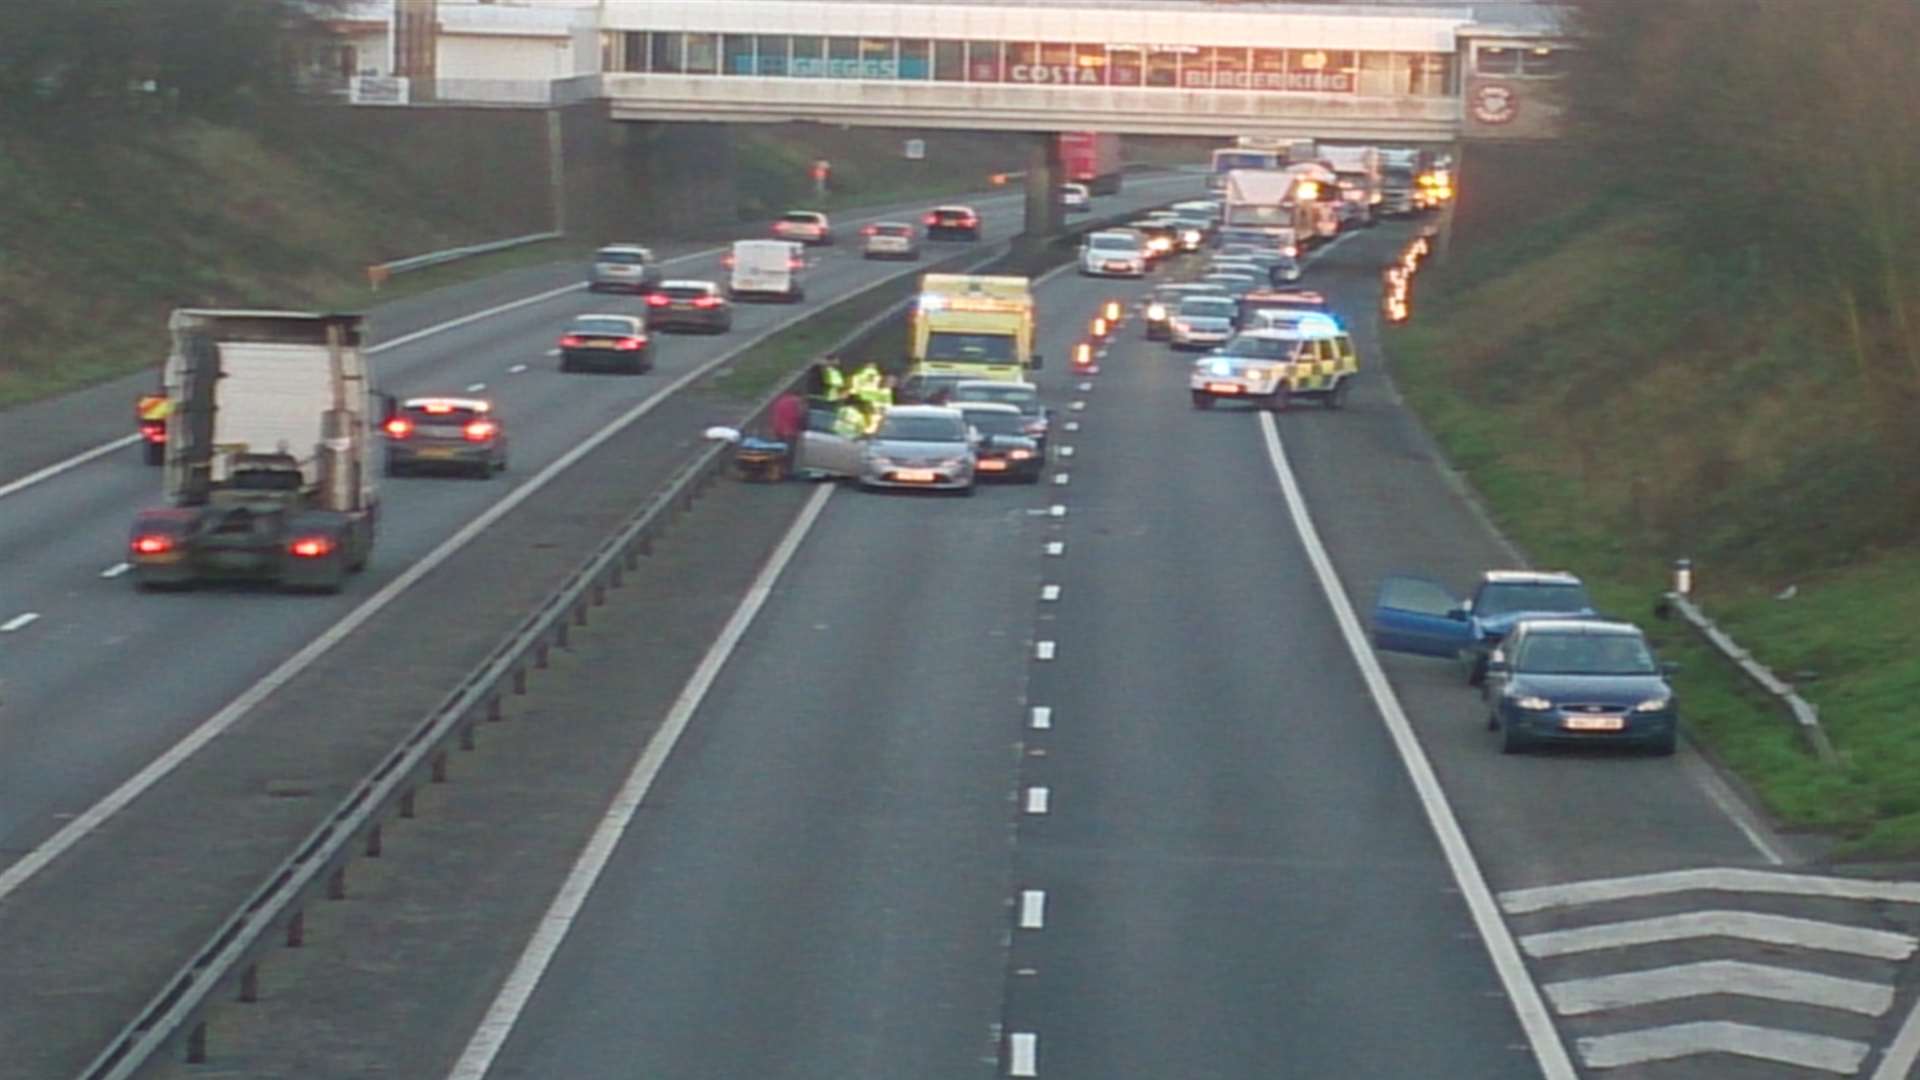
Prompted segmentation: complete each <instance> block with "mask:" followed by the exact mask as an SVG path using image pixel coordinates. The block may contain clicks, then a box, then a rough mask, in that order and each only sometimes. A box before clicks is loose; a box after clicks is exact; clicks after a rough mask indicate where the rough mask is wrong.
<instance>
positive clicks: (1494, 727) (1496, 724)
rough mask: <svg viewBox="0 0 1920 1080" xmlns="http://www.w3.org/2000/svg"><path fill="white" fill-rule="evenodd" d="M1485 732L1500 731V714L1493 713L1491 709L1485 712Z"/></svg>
mask: <svg viewBox="0 0 1920 1080" xmlns="http://www.w3.org/2000/svg"><path fill="white" fill-rule="evenodd" d="M1487 730H1488V731H1499V730H1500V714H1499V713H1496V712H1494V711H1493V710H1492V709H1488V710H1487Z"/></svg>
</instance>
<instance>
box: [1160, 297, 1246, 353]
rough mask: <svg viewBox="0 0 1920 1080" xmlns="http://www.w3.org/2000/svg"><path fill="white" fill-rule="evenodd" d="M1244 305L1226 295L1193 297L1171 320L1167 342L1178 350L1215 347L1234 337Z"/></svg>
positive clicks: (1179, 308)
mask: <svg viewBox="0 0 1920 1080" xmlns="http://www.w3.org/2000/svg"><path fill="white" fill-rule="evenodd" d="M1239 314H1240V305H1239V304H1236V303H1234V301H1233V300H1231V299H1229V298H1227V297H1224V296H1189V297H1187V298H1186V299H1184V300H1182V301H1180V306H1179V307H1178V308H1176V309H1174V312H1173V315H1172V316H1171V317H1170V318H1168V319H1167V341H1168V343H1169V344H1171V345H1172V346H1173V347H1174V348H1176V349H1211V348H1213V347H1214V346H1216V345H1224V344H1226V342H1227V339H1229V338H1231V337H1233V331H1234V323H1235V320H1236V319H1238V317H1239Z"/></svg>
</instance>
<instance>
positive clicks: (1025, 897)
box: [1020, 889, 1047, 930]
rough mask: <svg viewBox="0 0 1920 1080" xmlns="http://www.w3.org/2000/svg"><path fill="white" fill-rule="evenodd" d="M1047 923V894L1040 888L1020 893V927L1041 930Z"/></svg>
mask: <svg viewBox="0 0 1920 1080" xmlns="http://www.w3.org/2000/svg"><path fill="white" fill-rule="evenodd" d="M1046 924H1047V894H1046V893H1045V892H1043V891H1041V890H1039V889H1025V890H1022V891H1021V893H1020V929H1022V930H1040V929H1044V928H1045V927H1046Z"/></svg>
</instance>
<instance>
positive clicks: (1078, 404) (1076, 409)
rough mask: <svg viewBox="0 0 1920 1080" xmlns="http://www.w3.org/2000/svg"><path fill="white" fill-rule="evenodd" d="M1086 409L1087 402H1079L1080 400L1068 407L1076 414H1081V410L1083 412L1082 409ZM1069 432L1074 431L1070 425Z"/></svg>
mask: <svg viewBox="0 0 1920 1080" xmlns="http://www.w3.org/2000/svg"><path fill="white" fill-rule="evenodd" d="M1086 407H1087V403H1086V402H1084V401H1078V400H1076V401H1074V403H1073V404H1071V405H1068V406H1067V408H1069V409H1072V410H1073V411H1074V412H1079V411H1080V410H1082V409H1084V408H1086ZM1067 430H1068V431H1072V430H1073V427H1072V425H1068V427H1067Z"/></svg>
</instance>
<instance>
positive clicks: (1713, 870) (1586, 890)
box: [1500, 867, 1920, 915]
mask: <svg viewBox="0 0 1920 1080" xmlns="http://www.w3.org/2000/svg"><path fill="white" fill-rule="evenodd" d="M1695 889H1715V890H1720V891H1723V892H1748V893H1776V894H1779V895H1782V896H1820V897H1826V898H1828V899H1833V900H1881V901H1886V902H1889V903H1900V904H1920V882H1911V881H1869V880H1867V879H1865V878H1840V877H1821V876H1819V875H1817V874H1790V873H1786V872H1783V871H1778V870H1747V869H1740V868H1735V867H1708V868H1703V869H1697V870H1669V871H1665V872H1663V873H1658V874H1637V875H1635V876H1632V877H1618V878H1599V879H1596V880H1593V881H1576V882H1572V883H1570V884H1566V885H1541V886H1537V887H1535V888H1531V889H1512V890H1509V891H1507V892H1504V893H1501V894H1500V906H1501V907H1504V908H1506V909H1507V913H1508V914H1510V915H1526V914H1528V913H1530V912H1535V911H1545V910H1546V909H1548V908H1557V907H1571V906H1574V905H1577V904H1598V903H1602V902H1604V901H1608V900H1639V899H1642V898H1645V897H1649V896H1664V895H1666V894H1668V893H1677V892H1688V891H1691V890H1695Z"/></svg>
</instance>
